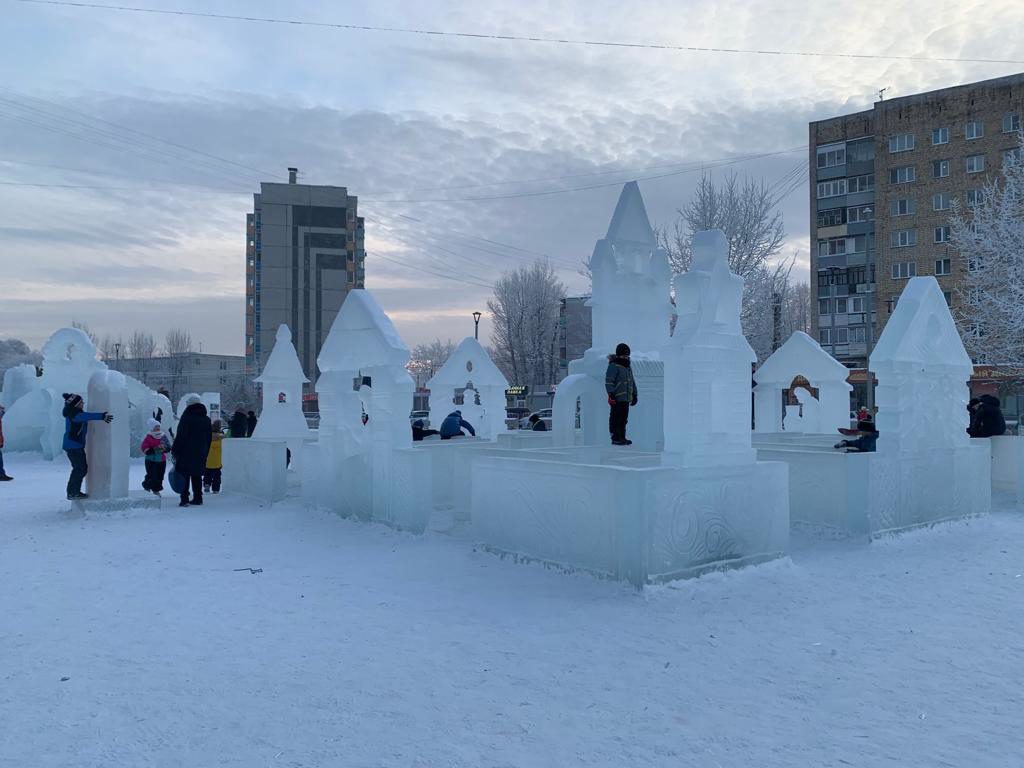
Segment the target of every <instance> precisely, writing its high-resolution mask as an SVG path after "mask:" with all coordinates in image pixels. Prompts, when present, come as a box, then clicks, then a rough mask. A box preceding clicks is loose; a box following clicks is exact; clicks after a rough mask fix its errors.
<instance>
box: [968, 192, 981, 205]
mask: <svg viewBox="0 0 1024 768" xmlns="http://www.w3.org/2000/svg"><path fill="white" fill-rule="evenodd" d="M964 199H965V200H966V202H967V207H968V208H977V207H978V204H979V203H980V202H981V190H980V189H968V190H967V192H966V193H965V194H964Z"/></svg>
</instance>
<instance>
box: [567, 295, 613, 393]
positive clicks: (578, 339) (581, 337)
mask: <svg viewBox="0 0 1024 768" xmlns="http://www.w3.org/2000/svg"><path fill="white" fill-rule="evenodd" d="M588 301H590V296H567V297H566V298H564V299H562V300H561V303H560V305H559V307H558V380H559V381H561V380H562V379H564V378H565V377H566V376H568V375H569V363H570V362H572V361H573V360H579V359H580V358H581V357H583V353H584V352H586V351H587V350H588V349H590V345H591V340H592V338H593V324H592V321H591V313H590V307H589V306H587V302H588ZM612 351H614V350H612Z"/></svg>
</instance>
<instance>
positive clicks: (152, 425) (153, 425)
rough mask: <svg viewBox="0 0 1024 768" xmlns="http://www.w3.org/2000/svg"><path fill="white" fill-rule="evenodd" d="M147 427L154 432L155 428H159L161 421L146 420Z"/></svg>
mask: <svg viewBox="0 0 1024 768" xmlns="http://www.w3.org/2000/svg"><path fill="white" fill-rule="evenodd" d="M146 427H147V428H148V429H149V431H150V432H152V431H153V430H154V429H159V427H160V422H159V421H157V420H156V419H148V420H147V421H146Z"/></svg>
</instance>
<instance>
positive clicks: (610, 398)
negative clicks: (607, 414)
mask: <svg viewBox="0 0 1024 768" xmlns="http://www.w3.org/2000/svg"><path fill="white" fill-rule="evenodd" d="M608 405H615V398H614V397H612V396H611V395H608Z"/></svg>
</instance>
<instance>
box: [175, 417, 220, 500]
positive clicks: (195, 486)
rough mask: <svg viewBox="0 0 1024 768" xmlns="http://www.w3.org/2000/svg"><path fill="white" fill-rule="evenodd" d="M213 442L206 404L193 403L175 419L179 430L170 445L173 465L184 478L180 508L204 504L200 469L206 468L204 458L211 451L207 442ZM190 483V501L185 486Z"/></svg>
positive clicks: (201, 471)
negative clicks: (184, 483)
mask: <svg viewBox="0 0 1024 768" xmlns="http://www.w3.org/2000/svg"><path fill="white" fill-rule="evenodd" d="M212 442H213V425H212V424H211V423H210V417H209V416H207V415H206V406H205V405H203V404H202V403H192V404H191V405H190V406H188V408H186V409H185V412H184V413H183V414H181V418H180V419H179V420H178V433H177V434H176V435H175V436H174V442H173V443H172V444H171V454H172V455H173V456H174V468H175V470H177V471H178V472H179V473H180V474H181V475H182V476H183V477H184V478H185V479H186V481H187V482H186V485H185V489H184V490H183V491H182V492H181V503H180V504H179V505H178V506H180V507H187V506H189V505H190V504H191V505H193V506H197V507H198V506H201V505H202V503H203V471H204V470H205V469H206V457H207V456H208V455H209V454H210V443H212ZM189 485H191V486H192V500H191V501H189V496H188V487H189Z"/></svg>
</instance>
